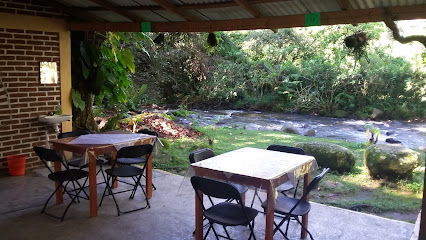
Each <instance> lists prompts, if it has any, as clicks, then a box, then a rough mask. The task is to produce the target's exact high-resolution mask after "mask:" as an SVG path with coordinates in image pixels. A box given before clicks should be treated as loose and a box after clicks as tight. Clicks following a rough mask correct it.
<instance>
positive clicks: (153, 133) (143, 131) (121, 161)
mask: <svg viewBox="0 0 426 240" xmlns="http://www.w3.org/2000/svg"><path fill="white" fill-rule="evenodd" d="M138 133H142V134H147V135H151V136H155V139H154V141H153V142H152V146H153V147H155V144H156V143H157V141H158V133H157V132H154V131H150V130H148V129H140V130H138ZM145 162H146V159H145V158H141V159H134V160H123V159H119V160H118V163H119V164H122V165H130V164H139V163H145ZM143 177H145V175H144V176H143ZM152 188H154V190H157V188H156V187H155V185H154V183H152Z"/></svg>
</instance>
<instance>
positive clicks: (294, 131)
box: [281, 123, 300, 135]
mask: <svg viewBox="0 0 426 240" xmlns="http://www.w3.org/2000/svg"><path fill="white" fill-rule="evenodd" d="M281 132H284V133H292V134H297V135H300V133H299V130H297V128H296V127H295V126H293V124H291V123H285V124H284V125H283V126H282V127H281Z"/></svg>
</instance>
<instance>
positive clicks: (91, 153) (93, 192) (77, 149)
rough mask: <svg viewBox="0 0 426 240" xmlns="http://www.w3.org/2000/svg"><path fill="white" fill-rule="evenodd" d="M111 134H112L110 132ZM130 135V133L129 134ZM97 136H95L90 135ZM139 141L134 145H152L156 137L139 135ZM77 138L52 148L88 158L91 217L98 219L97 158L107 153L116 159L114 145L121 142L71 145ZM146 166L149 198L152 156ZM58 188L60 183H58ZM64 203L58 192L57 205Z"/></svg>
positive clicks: (56, 142)
mask: <svg viewBox="0 0 426 240" xmlns="http://www.w3.org/2000/svg"><path fill="white" fill-rule="evenodd" d="M109 133H110V134H111V132H109ZM112 133H113V134H123V132H112ZM110 134H108V133H106V134H96V135H99V136H100V137H101V138H105V137H108V138H111V136H110ZM128 134H130V133H128ZM90 135H92V136H93V135H95V134H90ZM138 136H140V137H138V139H137V140H136V141H135V142H134V143H133V144H134V145H139V144H151V143H152V142H153V141H154V139H155V136H151V135H146V134H138ZM76 138H77V137H69V138H61V139H55V140H51V141H49V143H50V144H51V148H52V149H55V150H58V151H68V152H73V153H78V154H82V155H85V156H86V157H88V163H89V199H90V216H91V217H96V216H97V215H98V198H97V186H96V157H97V156H99V155H103V154H105V153H107V154H112V158H113V159H115V156H116V154H117V150H116V147H115V146H114V144H116V145H119V144H120V142H116V143H114V144H106V143H105V144H72V143H70V142H71V141H73V140H74V139H76ZM145 164H147V165H146V185H145V187H146V194H147V196H148V198H151V197H152V155H151V156H150V158H149V159H148V160H147V162H146V163H145ZM55 171H61V165H60V163H55ZM56 186H58V183H56ZM62 202H63V194H62V191H61V190H58V191H57V192H56V203H57V204H59V203H62Z"/></svg>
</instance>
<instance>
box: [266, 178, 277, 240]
mask: <svg viewBox="0 0 426 240" xmlns="http://www.w3.org/2000/svg"><path fill="white" fill-rule="evenodd" d="M274 209H275V188H273V187H272V186H269V187H268V192H267V199H266V209H265V211H266V225H265V240H272V239H273V238H274Z"/></svg>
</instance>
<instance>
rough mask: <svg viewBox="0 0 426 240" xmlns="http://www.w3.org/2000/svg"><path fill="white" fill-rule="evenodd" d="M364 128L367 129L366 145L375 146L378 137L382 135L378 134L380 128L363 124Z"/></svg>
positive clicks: (370, 124)
mask: <svg viewBox="0 0 426 240" xmlns="http://www.w3.org/2000/svg"><path fill="white" fill-rule="evenodd" d="M364 128H366V129H367V131H366V133H367V142H368V144H376V143H377V141H378V140H379V136H380V135H381V134H382V133H381V132H380V128H378V127H376V126H374V124H372V123H368V124H365V125H364Z"/></svg>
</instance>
